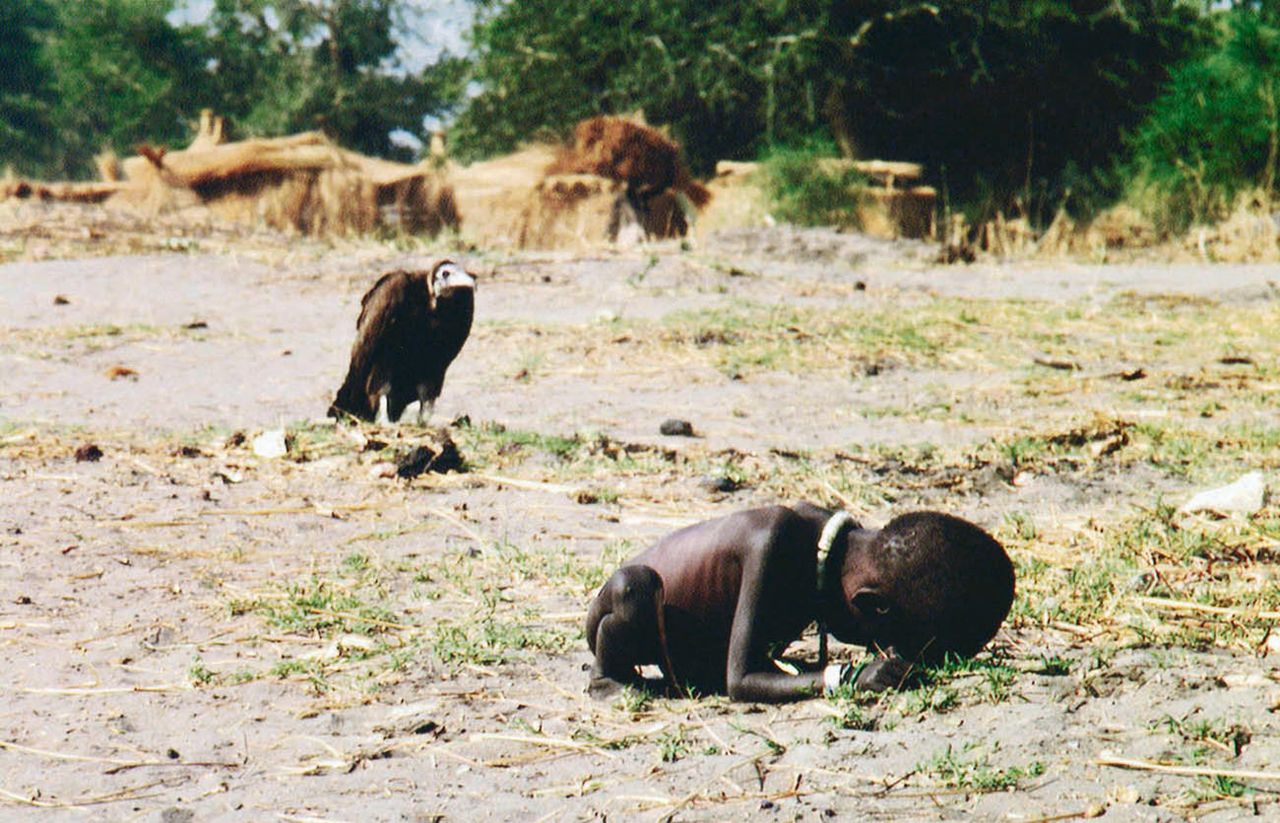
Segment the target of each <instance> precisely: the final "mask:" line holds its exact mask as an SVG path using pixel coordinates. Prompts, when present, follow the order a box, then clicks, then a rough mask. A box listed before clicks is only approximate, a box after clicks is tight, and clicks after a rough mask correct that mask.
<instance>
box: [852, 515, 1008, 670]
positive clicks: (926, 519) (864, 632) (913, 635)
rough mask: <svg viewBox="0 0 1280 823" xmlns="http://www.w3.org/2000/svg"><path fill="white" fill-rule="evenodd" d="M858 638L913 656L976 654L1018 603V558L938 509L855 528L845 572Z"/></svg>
mask: <svg viewBox="0 0 1280 823" xmlns="http://www.w3.org/2000/svg"><path fill="white" fill-rule="evenodd" d="M842 583H843V586H844V595H845V602H846V603H847V604H848V608H849V612H850V617H851V620H852V625H854V626H856V629H855V630H854V631H853V632H852V634H854V635H856V638H855V642H860V643H864V644H866V645H868V646H878V647H880V648H889V647H890V646H892V647H894V648H895V649H896V650H897V651H898V653H899V654H901V655H902V656H903V657H905V658H907V659H924V660H939V659H941V658H942V657H943V655H945V654H947V653H948V652H950V653H953V654H959V655H965V656H968V655H972V654H975V653H977V652H978V651H979V650H980V649H981V648H982V647H983V646H985V645H986V644H987V641H989V640H990V639H991V638H992V637H994V636H995V633H996V631H997V630H998V629H999V628H1000V624H1001V623H1003V622H1004V618H1005V616H1006V615H1007V614H1008V613H1009V607H1010V606H1011V605H1012V604H1013V587H1014V581H1013V564H1012V563H1010V562H1009V556H1008V555H1007V554H1005V551H1004V549H1003V548H1002V547H1001V546H1000V544H999V543H997V542H996V541H995V539H994V538H992V537H991V535H989V534H987V533H986V532H984V531H983V530H982V529H980V528H978V527H977V526H975V525H973V524H972V523H969V522H968V521H965V520H961V519H959V518H957V517H952V516H950V515H946V514H941V513H939V512H912V513H911V514H904V515H902V516H900V517H896V518H894V519H893V520H892V521H890V522H889V524H888V525H887V526H885V527H884V528H883V529H881V530H880V531H879V532H878V533H876V534H875V535H874V536H873V537H872V538H871V539H870V540H857V539H856V538H855V537H854V536H853V535H851V536H850V544H849V552H848V554H847V555H846V559H845V564H844V573H843V575H842Z"/></svg>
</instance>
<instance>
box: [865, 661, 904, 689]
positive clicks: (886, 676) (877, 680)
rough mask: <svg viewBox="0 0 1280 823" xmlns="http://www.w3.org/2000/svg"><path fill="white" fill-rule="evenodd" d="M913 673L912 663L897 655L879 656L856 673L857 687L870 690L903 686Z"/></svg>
mask: <svg viewBox="0 0 1280 823" xmlns="http://www.w3.org/2000/svg"><path fill="white" fill-rule="evenodd" d="M910 673H911V664H910V663H908V662H907V661H905V660H903V659H902V658H901V657H898V656H897V655H891V656H889V657H877V658H876V659H875V660H872V661H871V662H869V663H867V664H866V665H864V666H862V667H861V669H860V670H859V671H858V672H856V674H855V675H854V681H853V685H854V687H855V688H858V689H863V690H865V691H869V692H882V691H885V690H886V689H897V688H901V686H902V684H903V683H904V682H906V679H907V675H909V674H910Z"/></svg>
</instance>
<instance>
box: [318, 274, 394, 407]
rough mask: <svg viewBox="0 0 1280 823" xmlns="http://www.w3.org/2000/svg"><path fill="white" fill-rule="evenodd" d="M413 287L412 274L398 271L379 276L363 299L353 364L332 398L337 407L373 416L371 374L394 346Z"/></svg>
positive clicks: (353, 347) (352, 345)
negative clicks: (370, 392) (370, 388)
mask: <svg viewBox="0 0 1280 823" xmlns="http://www.w3.org/2000/svg"><path fill="white" fill-rule="evenodd" d="M412 288H413V282H412V276H411V275H410V274H409V273H408V272H403V271H395V272H391V273H390V274H384V275H383V276H382V277H380V278H378V282H376V283H374V284H373V287H372V288H371V289H369V291H367V292H365V295H364V297H363V298H361V300H360V318H359V319H358V320H357V321H356V339H355V342H354V343H352V344H351V364H350V366H348V367H347V378H346V380H344V381H343V382H342V387H341V388H339V389H338V394H337V397H336V398H335V399H334V401H333V407H334V409H337V410H339V411H345V412H348V413H350V414H354V415H356V416H357V417H362V418H365V419H366V420H372V419H373V416H374V414H375V413H376V412H377V409H376V408H374V407H373V405H372V404H371V403H370V401H369V393H368V384H369V375H370V373H371V372H372V371H373V370H374V369H375V368H376V367H377V366H378V363H379V361H380V360H381V359H383V358H385V357H387V356H388V355H389V353H390V349H391V348H393V346H392V345H391V341H392V340H393V339H394V338H395V337H396V336H397V332H398V326H400V325H401V323H402V321H403V318H404V317H405V315H406V313H407V312H408V311H409V310H410V308H409V304H410V301H411V300H412V295H411V291H412Z"/></svg>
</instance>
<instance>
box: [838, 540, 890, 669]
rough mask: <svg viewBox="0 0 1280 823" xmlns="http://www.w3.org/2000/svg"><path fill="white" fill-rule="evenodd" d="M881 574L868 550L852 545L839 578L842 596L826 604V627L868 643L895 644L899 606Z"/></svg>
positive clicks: (850, 640)
mask: <svg viewBox="0 0 1280 823" xmlns="http://www.w3.org/2000/svg"><path fill="white" fill-rule="evenodd" d="M882 578H883V575H881V573H880V570H879V569H878V568H877V567H876V565H875V564H874V563H873V562H872V561H871V558H870V557H869V556H868V555H867V553H866V552H863V551H858V550H857V547H856V546H850V550H849V553H848V554H847V555H846V560H845V565H844V573H843V574H842V575H841V578H840V583H841V593H842V598H841V600H840V602H832V603H828V604H827V609H828V614H827V627H828V629H829V630H830V631H831V633H832V634H833V635H835V636H836V638H837V639H838V640H840V641H841V642H843V643H852V644H856V645H859V646H868V647H870V646H881V647H884V646H888V645H892V638H891V635H892V634H893V632H892V627H893V625H894V622H895V618H896V615H897V613H898V609H897V607H896V604H895V602H894V598H893V596H892V595H891V594H890V593H889V587H886V586H885V582H884V580H883V579H882ZM833 599H834V598H833Z"/></svg>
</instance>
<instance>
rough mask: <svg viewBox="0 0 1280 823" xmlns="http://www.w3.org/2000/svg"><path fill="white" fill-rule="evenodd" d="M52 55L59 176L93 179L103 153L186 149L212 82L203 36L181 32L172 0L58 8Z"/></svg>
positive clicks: (70, 0) (58, 3) (92, 1)
mask: <svg viewBox="0 0 1280 823" xmlns="http://www.w3.org/2000/svg"><path fill="white" fill-rule="evenodd" d="M54 8H55V10H56V12H57V19H56V25H55V27H54V28H53V29H52V31H51V32H50V35H49V40H48V43H47V47H46V55H47V60H48V64H49V65H50V66H51V67H52V68H53V73H54V88H55V90H56V93H57V100H58V103H57V106H56V109H55V111H54V118H53V120H54V124H55V126H56V128H57V130H58V136H57V139H56V141H55V143H56V145H57V146H58V149H59V152H58V153H59V157H58V160H57V166H58V171H59V172H60V173H61V174H64V175H69V176H79V175H82V174H85V173H87V172H88V171H89V170H90V168H91V165H90V160H91V158H92V156H93V154H94V153H95V152H97V151H98V150H100V148H101V147H102V146H104V145H106V146H110V147H112V148H115V149H116V150H117V151H127V150H129V149H131V148H132V146H133V145H134V144H136V143H138V142H143V141H152V142H157V143H169V144H173V143H179V144H180V143H182V142H184V141H185V140H186V138H187V137H188V136H189V133H190V124H191V122H192V121H193V120H194V118H195V115H196V113H198V111H199V109H200V107H201V104H202V103H201V101H202V98H203V96H204V95H203V94H202V92H203V90H204V89H205V80H206V75H205V72H204V67H203V53H202V49H201V45H202V43H201V38H200V36H199V34H198V32H195V31H194V30H192V29H190V28H187V27H183V28H175V27H174V26H172V25H171V24H170V23H169V21H168V20H167V19H166V15H168V14H169V13H170V11H171V10H172V4H171V3H169V2H165V0H55V3H54Z"/></svg>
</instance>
